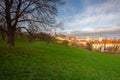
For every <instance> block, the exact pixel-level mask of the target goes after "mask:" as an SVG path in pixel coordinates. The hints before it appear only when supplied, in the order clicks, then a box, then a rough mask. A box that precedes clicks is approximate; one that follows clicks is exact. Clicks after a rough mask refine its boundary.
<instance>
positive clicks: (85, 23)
mask: <svg viewBox="0 0 120 80" xmlns="http://www.w3.org/2000/svg"><path fill="white" fill-rule="evenodd" d="M119 7H120V1H119V0H115V1H114V0H107V1H106V2H104V3H103V4H95V5H88V6H86V7H85V8H84V10H83V12H79V13H76V14H74V15H71V16H69V18H67V16H66V18H65V19H66V21H65V23H64V26H65V27H66V29H72V30H73V29H81V30H83V31H93V30H96V28H97V27H101V26H103V27H101V28H99V30H100V31H101V30H102V29H108V28H110V26H111V27H115V26H113V25H116V23H118V21H120V8H119ZM66 11H68V10H66ZM72 11H73V12H74V8H73V9H72ZM104 25H105V26H104ZM76 26H77V27H76ZM78 26H79V27H78ZM106 26H108V27H107V28H105V27H106Z"/></svg>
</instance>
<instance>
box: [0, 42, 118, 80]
mask: <svg viewBox="0 0 120 80" xmlns="http://www.w3.org/2000/svg"><path fill="white" fill-rule="evenodd" d="M0 80H120V56H117V55H110V54H103V53H97V52H91V53H90V52H89V51H87V50H85V49H79V48H74V47H68V46H63V45H60V44H56V43H51V44H50V45H46V44H45V43H44V42H38V41H36V42H33V43H28V42H26V41H17V42H16V46H15V47H6V43H5V42H3V41H2V40H0Z"/></svg>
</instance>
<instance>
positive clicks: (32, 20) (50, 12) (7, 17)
mask: <svg viewBox="0 0 120 80" xmlns="http://www.w3.org/2000/svg"><path fill="white" fill-rule="evenodd" d="M61 4H64V2H63V1H61V0H1V2H0V22H1V23H2V24H1V25H0V30H1V31H4V32H6V33H7V37H8V45H14V37H15V31H16V30H17V29H21V28H24V29H26V30H27V31H28V32H31V30H34V31H35V32H36V31H41V30H49V29H50V28H51V27H54V26H55V25H56V15H57V7H58V5H61ZM3 22H4V24H3ZM3 27H4V28H3Z"/></svg>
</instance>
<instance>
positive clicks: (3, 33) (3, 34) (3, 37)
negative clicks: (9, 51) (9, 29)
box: [1, 31, 5, 41]
mask: <svg viewBox="0 0 120 80" xmlns="http://www.w3.org/2000/svg"><path fill="white" fill-rule="evenodd" d="M1 33H2V40H3V41H5V32H4V31H2V32H1Z"/></svg>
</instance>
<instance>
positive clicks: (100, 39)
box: [99, 33, 103, 41]
mask: <svg viewBox="0 0 120 80" xmlns="http://www.w3.org/2000/svg"><path fill="white" fill-rule="evenodd" d="M102 40H103V38H102V34H101V33H100V36H99V41H102Z"/></svg>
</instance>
